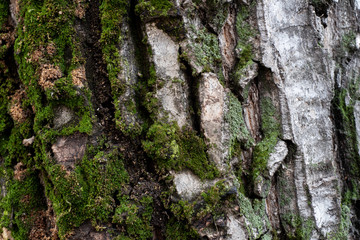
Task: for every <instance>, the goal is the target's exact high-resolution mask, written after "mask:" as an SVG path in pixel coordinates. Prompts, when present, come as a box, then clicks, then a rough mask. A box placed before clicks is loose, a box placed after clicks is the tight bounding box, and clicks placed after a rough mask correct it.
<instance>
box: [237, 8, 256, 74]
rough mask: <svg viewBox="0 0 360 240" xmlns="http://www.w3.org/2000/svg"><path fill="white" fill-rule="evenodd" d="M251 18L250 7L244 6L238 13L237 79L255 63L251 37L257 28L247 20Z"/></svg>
mask: <svg viewBox="0 0 360 240" xmlns="http://www.w3.org/2000/svg"><path fill="white" fill-rule="evenodd" d="M248 18H249V10H248V8H246V7H244V6H242V7H240V9H239V11H238V12H237V15H236V33H237V36H238V38H237V44H236V48H235V51H236V53H237V58H238V62H237V63H236V65H235V68H234V76H233V78H234V79H235V80H238V79H240V78H241V77H242V76H243V75H244V74H245V72H244V71H246V67H247V66H249V65H250V64H252V63H253V60H252V57H253V52H252V44H251V41H250V39H251V38H252V37H253V36H254V35H255V30H254V29H253V28H252V27H251V25H250V24H249V23H248V22H247V19H248Z"/></svg>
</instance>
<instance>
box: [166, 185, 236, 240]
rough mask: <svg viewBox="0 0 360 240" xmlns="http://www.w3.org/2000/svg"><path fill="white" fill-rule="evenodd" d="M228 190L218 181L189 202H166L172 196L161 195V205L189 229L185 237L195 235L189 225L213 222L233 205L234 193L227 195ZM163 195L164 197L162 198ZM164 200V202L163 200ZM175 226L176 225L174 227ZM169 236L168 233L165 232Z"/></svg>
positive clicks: (177, 234) (176, 234)
mask: <svg viewBox="0 0 360 240" xmlns="http://www.w3.org/2000/svg"><path fill="white" fill-rule="evenodd" d="M228 193H229V188H228V187H227V186H226V185H225V183H224V181H218V182H217V183H216V184H215V185H213V186H212V187H210V188H208V189H207V190H205V191H203V192H202V193H201V194H200V195H198V196H197V197H196V199H193V200H191V201H188V200H180V201H177V202H170V201H169V200H167V199H168V198H170V196H171V195H172V194H170V193H167V194H163V196H162V197H163V203H164V206H165V208H167V209H169V210H170V211H171V213H172V214H174V218H176V219H177V221H178V222H181V223H182V225H183V227H182V228H187V229H189V232H188V234H187V235H185V236H186V237H189V235H190V234H191V235H193V236H194V234H195V231H194V230H191V227H189V225H190V224H192V225H194V224H195V225H196V224H198V223H199V222H204V219H206V220H205V221H209V219H213V220H215V219H216V218H218V217H220V216H223V215H224V213H225V211H226V209H227V208H229V206H230V205H231V204H232V203H234V200H235V193H233V194H228ZM164 195H165V196H164ZM164 198H165V200H164ZM175 226H177V225H175ZM167 234H169V232H167ZM182 234H183V233H182V232H181V230H180V232H179V233H172V234H171V235H175V236H179V235H182Z"/></svg>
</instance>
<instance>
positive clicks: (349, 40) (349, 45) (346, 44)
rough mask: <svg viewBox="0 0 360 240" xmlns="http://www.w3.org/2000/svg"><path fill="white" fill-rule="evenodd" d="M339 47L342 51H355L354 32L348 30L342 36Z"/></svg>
mask: <svg viewBox="0 0 360 240" xmlns="http://www.w3.org/2000/svg"><path fill="white" fill-rule="evenodd" d="M341 48H342V50H343V51H344V52H348V53H349V52H350V53H351V52H354V51H356V33H355V32H353V31H350V32H348V33H346V34H344V36H343V37H342V41H341Z"/></svg>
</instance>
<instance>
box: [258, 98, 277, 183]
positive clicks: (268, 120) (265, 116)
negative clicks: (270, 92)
mask: <svg viewBox="0 0 360 240" xmlns="http://www.w3.org/2000/svg"><path fill="white" fill-rule="evenodd" d="M260 111H261V130H262V132H263V139H262V140H261V141H260V142H259V143H257V144H256V146H255V148H254V152H253V162H252V179H253V181H255V180H256V178H257V177H258V176H259V175H260V174H263V173H264V171H265V170H266V167H267V161H268V159H269V157H270V154H271V153H272V152H273V151H274V148H275V145H276V143H277V142H278V137H280V134H281V128H280V120H279V116H278V113H277V112H276V109H275V107H274V105H273V103H272V100H271V99H270V98H269V97H264V98H263V99H261V100H260Z"/></svg>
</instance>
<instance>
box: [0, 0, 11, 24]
mask: <svg viewBox="0 0 360 240" xmlns="http://www.w3.org/2000/svg"><path fill="white" fill-rule="evenodd" d="M8 15H9V1H8V0H0V30H1V29H2V27H3V25H4V24H5V23H6V21H7V18H8Z"/></svg>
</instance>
